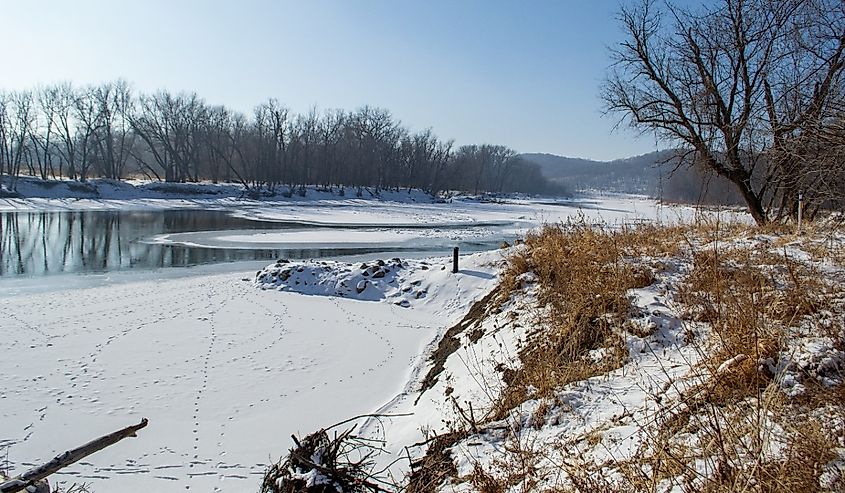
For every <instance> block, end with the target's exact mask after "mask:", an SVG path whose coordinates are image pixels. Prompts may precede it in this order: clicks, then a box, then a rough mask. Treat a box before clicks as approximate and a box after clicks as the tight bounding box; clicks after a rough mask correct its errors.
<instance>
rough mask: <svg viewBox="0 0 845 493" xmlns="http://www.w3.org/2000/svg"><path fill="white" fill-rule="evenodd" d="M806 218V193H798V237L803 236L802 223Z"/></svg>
mask: <svg viewBox="0 0 845 493" xmlns="http://www.w3.org/2000/svg"><path fill="white" fill-rule="evenodd" d="M803 218H804V192H798V235H799V236H800V235H801V221H802V219H803Z"/></svg>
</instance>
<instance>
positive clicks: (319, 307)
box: [0, 252, 501, 492]
mask: <svg viewBox="0 0 845 493" xmlns="http://www.w3.org/2000/svg"><path fill="white" fill-rule="evenodd" d="M500 256H501V254H500V253H499V252H491V253H486V254H478V255H474V256H472V257H468V258H467V259H466V265H465V266H464V267H465V270H464V271H463V272H462V273H460V274H457V275H454V274H451V272H450V271H449V270H448V269H441V268H440V267H441V266H442V265H445V264H446V262H447V259H440V260H430V261H428V262H426V263H427V267H428V268H427V269H423V268H422V266H423V265H424V264H422V263H421V262H420V261H414V262H413V266H414V267H413V268H409V269H407V270H406V271H405V274H407V275H408V276H409V278H408V280H409V282H411V283H414V282H416V283H417V285H418V286H419V285H425V286H431V287H429V288H428V292H427V296H425V297H421V299H416V298H415V301H418V303H417V306H416V307H417V308H418V309H415V310H408V309H406V308H404V307H402V306H399V305H397V304H393V303H391V302H374V301H361V300H356V299H346V298H341V297H335V296H332V297H328V296H309V295H306V294H301V293H296V292H287V291H282V292H279V291H277V290H259V289H255V287H254V286H253V278H254V275H255V272H254V271H252V272H247V273H227V274H221V275H205V276H202V277H194V276H191V277H184V278H177V279H166V280H162V281H158V280H145V281H141V282H134V283H133V282H127V283H122V284H110V285H106V286H99V287H90V288H83V289H79V288H77V289H72V290H53V291H50V292H46V293H36V294H21V295H17V296H7V297H5V298H0V317H2V320H3V339H4V348H5V352H6V354H7V355H11V354H13V355H15V356H14V357H6V358H3V359H2V360H0V423H2V431H3V433H2V437H0V438H2V440H3V442H0V446H8V447H9V448H8V450H9V460H10V461H11V463H12V468H13V470H14V471H18V472H20V471H21V470H23V469H25V468H26V467H27V466H30V465H33V464H36V463H39V462H41V461H43V460H46V459H49V458H51V457H52V456H53V455H55V454H57V453H59V452H62V451H63V450H65V449H67V448H70V447H73V446H77V445H80V444H82V443H84V442H85V441H87V440H89V439H91V438H94V437H96V436H99V435H101V434H104V433H107V432H109V431H113V430H115V429H118V428H121V427H123V426H126V425H129V424H132V423H135V422H137V421H138V420H139V419H140V418H141V417H147V418H149V419H150V425H149V427H148V428H146V429H144V430H142V431H141V432H140V433H139V436H138V437H137V438H134V439H130V440H125V441H123V442H121V443H120V444H118V445H116V446H113V447H110V448H108V449H106V450H104V451H101V452H98V453H97V454H95V455H93V456H91V457H89V458H88V459H86V460H85V461H83V462H81V463H79V464H77V465H74V466H72V467H70V468H68V469H67V470H66V471H64V472H63V473H62V474H61V475H59V476H57V478H58V479H61V480H65V481H76V482H94V483H95V484H102V485H104V486H103V487H104V488H107V489H108V490H109V491H124V492H134V491H138V492H141V491H162V492H167V491H184V490H186V489H189V490H194V491H203V492H206V491H254V490H256V489H257V485H258V483H259V480H260V477H261V476H260V475H261V474H262V473H263V470H264V467H265V465H266V464H268V463H269V462H270V461H272V460H276V459H277V458H278V457H279V456H281V455H282V454H284V453H285V452H286V451H287V449H288V448H289V446H290V445H291V442H290V438H289V437H290V435H291V434H292V433H309V432H311V431H313V430H315V429H318V428H320V427H323V426H327V425H330V424H332V423H334V422H337V421H340V420H342V419H345V418H347V417H349V416H352V415H356V414H362V413H368V412H372V411H373V410H374V409H376V408H378V407H380V406H381V405H383V404H384V403H386V402H388V401H390V400H391V399H394V398H395V397H396V395H397V394H400V393H401V392H403V390H404V385H405V383H406V381H407V380H409V378H410V372H411V371H412V370H413V368H415V367H418V366H419V365H420V361H421V358H422V354H423V352H424V351H423V349H424V348H425V347H426V345H428V344H430V343H431V342H432V341H433V340H434V339H435V338H436V336H437V334H438V332H439V331H440V330H441V329H442V327H444V326H446V325H447V324H448V323H449V322H450V321H451V320H452V319H454V318H455V317H459V316H460V314H461V313H462V312H463V311H465V310H466V309H467V307H468V305H469V304H471V303H472V302H473V301H474V300H475V299H477V298H478V297H480V296H483V295H484V294H485V293H486V291H488V290H489V289H490V288H491V287H492V284H493V283H494V282H495V276H494V273H495V271H496V268H497V266H498V264H497V262H496V258H497V257H500ZM412 278H413V279H412ZM417 281H419V282H417ZM370 289H373V288H370ZM372 298H373V299H377V298H379V297H372ZM106 479H107V481H104V480H106Z"/></svg>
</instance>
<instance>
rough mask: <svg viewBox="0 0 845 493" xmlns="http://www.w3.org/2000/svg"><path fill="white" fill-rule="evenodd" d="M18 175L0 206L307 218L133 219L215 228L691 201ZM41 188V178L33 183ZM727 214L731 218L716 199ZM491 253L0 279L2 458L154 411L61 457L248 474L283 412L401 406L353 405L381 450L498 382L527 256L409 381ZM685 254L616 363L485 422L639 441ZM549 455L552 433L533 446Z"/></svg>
mask: <svg viewBox="0 0 845 493" xmlns="http://www.w3.org/2000/svg"><path fill="white" fill-rule="evenodd" d="M21 185H22V186H21V187H20V189H21V191H22V192H23V193H24V194H25V195H28V196H29V198H24V199H0V211H3V210H5V211H30V210H80V209H86V210H109V209H133V208H136V209H162V208H203V209H221V210H226V211H230V212H231V213H232V214H235V215H238V216H242V217H248V218H251V219H257V220H263V221H275V222H287V223H298V224H300V225H310V226H319V227H320V229H318V230H313V229H309V230H307V231H289V230H284V229H283V230H277V231H267V230H256V231H253V232H243V231H238V232H231V231H229V232H227V231H218V232H192V233H179V234H170V235H162V236H159V237H156V238H152V239H146V240H145V241H154V242H161V243H167V244H184V245H196V246H214V247H223V248H226V247H227V246H226V245H229V246H230V247H232V248H242V247H245V246H252V247H257V248H266V247H268V245H280V244H284V245H289V244H297V245H310V244H321V245H325V244H337V245H357V244H367V243H371V242H374V241H378V242H384V243H385V244H389V245H393V246H406V245H420V244H422V243H423V242H425V241H428V240H430V239H432V238H435V239H441V240H442V239H444V238H445V239H448V240H451V241H455V240H462V239H463V240H467V239H473V240H477V241H480V240H482V239H489V238H491V237H499V236H501V237H514V236H515V237H519V236H522V235H524V234H525V233H526V232H527V231H529V230H530V229H532V228H535V227H537V226H538V225H540V224H543V223H544V222H556V221H568V220H570V221H579V220H584V221H587V222H602V223H606V224H611V225H619V224H623V223H633V222H640V221H653V220H659V221H661V222H664V223H673V222H678V221H687V220H690V219H692V218H694V217H696V216H697V215H699V214H701V212H698V211H696V210H694V209H693V208H689V207H663V206H660V205H659V204H657V203H656V202H654V201H652V200H649V199H646V198H643V197H630V196H603V197H588V198H582V199H579V200H576V201H566V202H554V201H548V200H542V199H531V198H511V199H506V200H502V201H498V202H497V203H489V202H484V201H479V200H477V199H475V198H467V197H463V198H461V197H457V198H454V199H452V201H451V202H450V203H449V202H447V203H434V202H432V201H431V199H430V198H428V197H426V196H423V195H422V194H419V193H418V192H413V193H407V192H406V191H403V192H399V193H396V192H392V193H387V192H386V193H385V194H384V195H383V196H382V197H381V199H379V200H376V199H372V198H367V199H359V198H350V197H338V196H336V195H332V194H329V193H323V192H317V191H315V190H309V194H308V195H309V197H307V198H298V197H294V198H291V199H282V198H273V199H271V200H265V201H252V200H247V199H243V198H240V197H239V196H238V195H237V193H239V192H238V190H237V187H233V186H232V185H211V184H204V185H201V186H198V185H184V186H175V187H173V188H172V189H171V191H170V192H165V191H162V190H160V189H157V188H156V187H155V186H153V185H150V184H137V186H135V185H133V186H132V187H129V186H128V185H124V184H120V183H110V182H105V181H102V182H98V183H97V184H96V186H97V190H98V191H97V194H96V195H93V194H91V193H87V194H86V193H82V192H76V193H77V195H78V197H77V198H68V194H67V190H65V191H62V190H60V189H59V188H58V187H66V186H67V185H66V184H62V185H59V186H57V187H54V188H53V189H52V190H54V191H53V192H50V191H49V190H47V191H44V190H43V189H44V187H43V186H40V187H39V185H37V184H32V183H28V182H27V183H24V182H22V184H21ZM26 187H30V188H31V189H32V190H29V189H27V188H26ZM36 189H42V192H41V194H40V195H37V194H33V193H32V191H33V190H36ZM209 190H211V191H215V190H216V191H217V192H215V193H208V192H209ZM349 191H350V190H349V189H347V195H349ZM709 213H710V212H707V213H705V214H709ZM731 217H741V218H745V219H743V220H747V218H746V216H744V215H741V214H740V215H738V216H737V215H736V214H734V213H732V212H727V213H724V215H723V218H724V219H725V220H731V219H730V218H731ZM424 227H425V228H428V229H424ZM506 253H507V251H504V250H494V251H489V252H484V253H478V254H473V255H468V256H463V257H461V269H460V272H459V273H457V274H453V273H452V272H451V268H450V267H451V259H446V258H437V259H411V258H405V257H403V258H398V259H394V258H385V259H381V262H379V260H378V259H374V258H368V259H366V260H362V261H360V262H349V261H339V260H338V261H303V262H285V261H279V262H276V263H273V264H271V265H266V266H263V267H262V268H261V269H260V270H259V271H258V272H257V273H256V271H255V270H251V271H248V272H231V267H227V268H226V269H225V270H226V272H224V273H215V272H214V270H213V269H208V268H206V269H205V270H203V271H198V272H201V273H202V275H185V276H179V277H169V276H163V278H157V277H150V276H147V277H138V278H135V277H132V278H131V279H130V280H127V279H126V278H125V277H124V278H123V279H122V280H121V282H111V281H110V280H105V281H104V282H98V284H99V285H95V286H85V285H78V284H76V283H72V284H73V285H72V286H68V287H60V286H57V285H53V286H51V287H50V289H46V290H43V292H32V290H30V289H12V290H5V291H4V290H2V289H0V319H2V320H3V338H4V340H3V342H4V348H5V349H6V351H7V354H15V355H16V357H15V358H4V359H2V360H0V425H2V430H3V433H2V435H0V447H3V446H8V447H9V448H8V450H9V460H10V462H11V466H12V468H13V470H15V471H20V470H22V469H24V468H26V467H27V466H30V465H33V464H36V463H40V462H41V461H44V460H47V459H49V458H51V457H52V456H53V455H55V454H57V453H59V452H62V451H63V450H65V449H67V448H69V447H72V446H76V445H79V444H81V443H84V442H86V441H87V440H89V439H91V438H94V437H96V436H99V435H101V434H104V433H107V432H110V431H113V430H115V429H118V428H121V427H124V426H127V425H129V424H133V423H135V422H137V421H138V420H139V419H140V418H141V417H142V416H143V417H147V418H149V419H150V425H149V427H148V428H146V429H145V430H142V431H141V432H139V436H138V437H137V438H134V439H130V440H126V441H124V442H121V443H120V444H118V445H116V446H114V447H110V448H109V449H107V450H104V451H102V452H99V453H98V454H96V455H94V456H92V457H90V458H88V459H86V460H85V461H83V462H80V463H79V464H77V465H74V466H72V467H70V468H68V469H67V470H66V471H64V472H63V473H62V474H61V475H60V476H59V479H62V480H65V481H76V482H94V483H95V490H96V489H98V488H99V487H98V486H96V485H97V484H100V483H102V484H103V485H104V486H103V489H108V490H109V491H111V490H115V491H125V492H129V493H132V492H135V491H138V492H141V491H161V492H165V493H166V492H168V491H184V490H185V489H188V490H194V491H202V492H207V491H254V490H256V489H257V485H258V482H259V480H260V475H261V474H262V473H263V471H264V468H265V466H266V465H267V463H268V462H269V461H275V460H276V459H277V458H278V457H279V456H280V455H282V454H283V453H285V452H286V451H287V449H288V448H289V447H290V445H291V443H290V438H289V437H290V435H291V434H292V433H299V434H307V433H310V432H312V431H314V430H316V429H319V428H321V427H324V426H328V425H331V424H333V423H335V422H338V421H341V420H343V419H345V418H348V417H349V416H354V415H358V414H366V413H371V412H373V411H376V412H380V413H389V414H403V413H413V416H410V417H399V418H393V419H387V420H385V419H382V420H370V421H368V422H366V423H365V424H364V426H363V427H362V431H363V432H364V433H366V434H369V435H371V436H373V437H375V438H384V439H385V440H386V441H387V446H386V448H387V450H388V451H390V452H392V453H393V457H384V458H383V459H381V460H384V461H385V465H387V462H390V461H392V460H393V459H395V458H396V457H399V456H400V455H402V454H403V453H404V450H405V446H407V445H410V444H413V443H417V442H420V441H421V440H423V439H424V438H425V434H426V433H427V432H443V431H445V430H447V429H448V428H449V426H450V424H453V423H455V422H459V420H461V419H463V418H462V417H461V410H459V409H457V407H456V403H459V404H458V405H462V404H460V403H464V402H467V401H471V402H473V403H474V404H473V405H474V406H476V407H475V409H474V412H475V413H478V414H479V415H481V414H484V413H487V412H488V411H489V410H490V407H491V404H492V402H493V400H494V398H495V395H496V393H497V390H498V389H501V387H502V386H503V385H504V382H503V378H502V372H501V371H500V368H513V367H514V366H515V365H517V364H519V359H518V352H519V349H520V348H521V347H522V345H523V344H524V342H525V339H526V337H527V332H528V330H529V329H528V328H529V327H531V326H532V324H534V323H535V322H536V320H537V319H536V317H537V314H538V311H540V310H542V307H540V306H538V305H537V299H536V294H537V293H536V286H534V283H535V279H534V278H533V277H532V276H531V275H530V274H527V275H524V276H523V277H522V278H521V279H520V281H521V285H522V292H521V293H520V294H519V295H518V296H515V297H512V298H511V299H510V300H508V301H507V302H506V303H505V304H504V305H503V306H502V308H501V310H500V311H499V312H497V313H494V314H492V315H490V316H488V317H486V318H485V319H484V320H483V322H482V323H481V325H480V327H479V328H480V329H481V335H480V337H479V338H477V339H475V336H471V335H470V334H466V333H464V334H461V335H460V336H459V337H460V340H461V348H460V349H459V350H458V351H457V352H455V353H453V354H452V355H450V356H449V357H448V358H447V360H446V361H445V364H444V370H443V372H442V374H441V375H440V377H439V378H438V380H437V382H436V383H435V384H434V386H433V387H432V388H430V389H428V390H426V391H425V392H424V393H422V394H420V383H421V381H422V379H423V377H424V376H425V375H426V372H427V371H428V369H429V366H430V364H429V361H428V359H427V358H428V355H430V354H431V353H432V351H433V350H434V348H435V347H436V346H437V344H438V342H439V341H440V339H441V338H442V336H443V334H444V333H445V331H446V329H447V328H449V327H451V326H453V325H454V324H455V323H457V322H458V321H459V320H461V319H462V318H463V316H464V315H465V314H466V313H467V311H468V310H469V308H470V307H471V306H472V305H473V304H474V302H475V301H477V300H479V299H481V298H483V297H484V296H485V295H487V294H488V293H489V292H490V291H491V290H492V289H493V288H494V287H495V285H496V283H497V273H498V271H499V268H500V267H501V265H502V262H503V258H504V255H505V254H506ZM682 267H683V266H676V268H675V269H674V270H673V269H668V270H667V271H666V272H664V273H662V274H661V276H662V278H661V280H660V281H659V282H658V283H656V284H655V285H653V286H651V287H649V288H645V289H642V290H635V291H634V292H632V293H630V294H631V296H632V298H633V299H634V300H635V303H636V305H637V306H638V307H640V308H641V310H642V312H643V313H644V314H645V316H644V317H643V318H642V320H639V321H638V322H637V323H640V324H642V326H643V327H647V328H650V329H651V330H653V333H652V334H651V335H649V336H646V337H634V336H630V337H629V338H628V340H627V341H626V342H627V345H628V351H629V353H630V355H631V362H630V363H628V364H626V365H625V366H624V367H623V368H621V369H620V370H618V371H615V372H612V373H611V374H609V375H606V376H602V377H596V378H594V379H590V380H587V381H584V382H578V383H575V384H572V385H571V386H569V387H567V388H566V389H562V390H561V392H560V393H559V395H558V396H557V404H554V403H552V404H549V403H546V404H549V405H547V406H546V407H548V409H547V412H545V413H544V414H543V415H542V416H539V415H538V416H535V414H536V411H537V410H538V409H540V408H541V406H542V405H545V404H544V403H542V402H540V401H539V400H538V399H533V400H529V401H528V402H526V403H525V404H524V405H523V406H522V408H521V409H518V410H514V411H513V413H512V414H511V415H509V416H508V417H507V418H506V419H505V420H504V421H503V422H502V423H501V427H502V428H503V429H506V428H512V427H514V425H515V424H518V425H519V429H520V430H524V431H525V433H526V435H525V436H523V437H522V438H525V439H526V440H528V441H531V442H532V443H537V444H543V443H546V442H547V441H549V440H552V439H560V438H561V437H563V438H565V439H566V440H572V441H573V442H574V443H582V442H583V437H584V436H585V434H587V433H590V432H594V431H597V430H599V431H601V433H602V439H601V442H600V443H601V446H599V447H593V448H591V449H589V450H586V449H585V453H589V454H593V455H594V456H595V457H597V458H601V457H602V454H605V455H606V454H608V453H610V452H609V451H613V452H614V453H616V452H619V451H621V453H622V454H623V455H624V454H628V455H630V454H632V453H634V451H635V450H636V446H637V444H638V443H639V441H638V438H637V433H638V432H637V428H636V426H635V424H636V423H637V422H638V420H647V419H649V417H650V416H651V412H652V410H653V408H654V407H655V404H654V400H655V398H656V396H661V395H668V394H672V395H676V394H677V393H678V392H680V390H681V389H682V388H683V384H682V383H672V385H669V386H668V387H667V383H670V382H682V381H683V377H684V376H685V375H686V374H687V373H688V372H689V369H690V367H691V365H692V364H694V363H695V362H696V361H697V359H698V358H699V357H700V355H699V354H698V353H697V352H696V351H695V350H694V349H693V348H690V347H689V346H687V344H686V343H685V335H684V330H685V328H682V324H680V323H679V321H678V316H677V314H676V313H675V312H674V311H673V310H672V299H671V289H669V286H670V285H671V284H674V283H676V281H677V277H678V276H680V275H681V274H680V273H681V269H682ZM504 327H508V328H507V330H504ZM473 339H475V340H473ZM593 356H594V357H595V358H597V359H598V358H602V357H604V353H603V352H602V351H596V352H595V354H593ZM819 364H821V365H826V364H828V363H824V362H821V363H819ZM529 397H530V396H529ZM507 439H508V438H507V434H506V433H504V432H499V433H496V432H491V433H489V434H484V435H480V436H473V437H472V440H473V441H472V443H468V442H462V443H459V444H458V445H456V447H455V448H454V449H453V454H454V455H455V456H456V458H457V463H458V466H459V471H461V472H466V471H467V470H468V468H470V467H471V466H473V465H474V464H476V463H478V462H479V461H482V462H484V461H485V460H486V459H485V457H488V458H489V457H493V456H494V454H492V453H490V452H491V451H495V450H499V449H501V447H502V446H503V444H504V442H505V441H506V440H507ZM421 452H422V451H421V450H419V449H416V450H414V451H413V453H415V454H419V453H421ZM553 459H554V457H553V454H551V455H550V458H549V460H548V463H547V464H546V466H548V467H552V464H553ZM402 467H403V466H402V463H397V465H395V466H394V468H393V470H394V471H395V472H396V473H398V474H401V472H402ZM317 479H318V478H316V477H315V478H314V480H317ZM105 480H107V481H105Z"/></svg>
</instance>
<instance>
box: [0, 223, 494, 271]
mask: <svg viewBox="0 0 845 493" xmlns="http://www.w3.org/2000/svg"><path fill="white" fill-rule="evenodd" d="M294 227H298V228H301V227H302V225H296V224H284V223H272V222H265V221H251V220H249V219H244V218H237V217H232V216H230V215H228V214H226V213H225V212H223V211H200V210H181V211H150V212H139V211H132V212H129V211H73V212H71V211H62V212H4V213H0V277H4V276H5V277H15V276H34V275H44V274H54V273H66V272H106V271H114V270H124V269H155V268H162V267H187V266H192V265H199V264H209V263H217V262H232V261H238V260H270V259H275V258H280V257H287V258H318V257H335V256H340V255H356V254H366V253H377V252H385V251H396V250H397V249H396V248H380V247H379V246H377V245H376V246H373V247H366V248H355V249H324V248H319V249H316V248H307V249H286V250H274V249H229V248H198V247H190V246H182V245H161V244H150V243H145V242H142V241H140V240H142V239H144V238H149V237H151V236H153V235H157V234H167V233H181V232H189V231H211V230H233V229H252V230H255V229H288V228H294ZM481 246H482V244H478V245H477V246H475V248H473V249H479V248H481ZM415 250H418V249H415Z"/></svg>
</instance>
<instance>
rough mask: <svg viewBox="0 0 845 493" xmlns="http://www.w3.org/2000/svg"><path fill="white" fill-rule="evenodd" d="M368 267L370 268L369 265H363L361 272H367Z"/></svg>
mask: <svg viewBox="0 0 845 493" xmlns="http://www.w3.org/2000/svg"><path fill="white" fill-rule="evenodd" d="M368 267H370V266H369V265H367V264H361V270H367V268H368Z"/></svg>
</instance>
